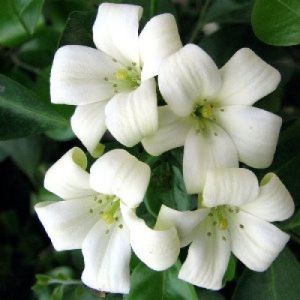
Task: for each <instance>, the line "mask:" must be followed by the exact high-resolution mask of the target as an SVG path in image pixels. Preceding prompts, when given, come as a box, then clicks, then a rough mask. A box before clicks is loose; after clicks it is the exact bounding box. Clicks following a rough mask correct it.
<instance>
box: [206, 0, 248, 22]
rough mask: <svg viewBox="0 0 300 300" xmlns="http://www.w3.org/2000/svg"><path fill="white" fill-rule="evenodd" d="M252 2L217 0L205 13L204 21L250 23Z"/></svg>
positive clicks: (246, 0) (245, 0)
mask: <svg viewBox="0 0 300 300" xmlns="http://www.w3.org/2000/svg"><path fill="white" fill-rule="evenodd" d="M250 15H251V2H249V1H248V0H215V1H212V4H211V5H210V6H209V8H208V9H207V12H206V13H205V15H204V18H203V19H204V20H203V22H204V23H208V22H218V23H250Z"/></svg>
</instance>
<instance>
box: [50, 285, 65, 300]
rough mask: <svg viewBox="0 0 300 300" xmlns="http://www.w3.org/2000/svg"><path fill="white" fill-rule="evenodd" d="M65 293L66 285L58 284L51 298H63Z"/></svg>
mask: <svg viewBox="0 0 300 300" xmlns="http://www.w3.org/2000/svg"><path fill="white" fill-rule="evenodd" d="M63 295H64V286H63V285H60V286H57V287H56V288H55V289H54V290H53V292H52V296H51V300H62V298H63Z"/></svg>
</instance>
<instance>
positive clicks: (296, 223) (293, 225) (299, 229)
mask: <svg viewBox="0 0 300 300" xmlns="http://www.w3.org/2000/svg"><path fill="white" fill-rule="evenodd" d="M280 228H281V229H283V230H286V231H289V232H290V233H294V234H296V235H297V236H298V237H299V238H300V209H298V210H297V211H296V212H295V213H294V215H293V216H292V217H291V218H290V219H288V220H286V221H285V222H282V223H280Z"/></svg>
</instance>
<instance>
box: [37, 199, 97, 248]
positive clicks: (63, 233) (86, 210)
mask: <svg viewBox="0 0 300 300" xmlns="http://www.w3.org/2000/svg"><path fill="white" fill-rule="evenodd" d="M94 206H95V202H94V201H93V200H92V197H87V198H82V199H73V200H63V201H58V202H40V203H38V204H37V205H35V207H34V209H35V211H36V213H37V215H38V217H39V219H40V221H41V222H42V224H43V226H44V227H45V230H46V232H47V234H48V236H49V238H50V239H51V242H52V244H53V246H54V248H55V249H56V250H57V251H60V250H71V249H80V248H81V246H82V242H83V240H84V238H85V237H86V235H87V233H88V232H89V231H90V229H91V228H92V227H93V226H94V224H95V223H96V222H97V221H98V219H99V216H98V215H97V214H92V213H90V209H91V208H93V207H94Z"/></svg>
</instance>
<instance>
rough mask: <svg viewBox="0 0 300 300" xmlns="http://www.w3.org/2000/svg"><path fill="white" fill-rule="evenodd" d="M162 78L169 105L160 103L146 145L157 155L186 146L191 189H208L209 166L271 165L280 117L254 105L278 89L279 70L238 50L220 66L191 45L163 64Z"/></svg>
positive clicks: (185, 166)
mask: <svg viewBox="0 0 300 300" xmlns="http://www.w3.org/2000/svg"><path fill="white" fill-rule="evenodd" d="M158 81H159V88H160V91H161V93H162V95H163V97H164V99H165V100H166V102H167V103H168V105H166V106H163V107H159V129H158V131H157V132H156V133H154V135H152V136H149V137H147V138H145V139H144V140H143V145H144V147H145V149H146V150H147V151H148V152H149V153H150V154H152V155H159V154H161V153H162V152H164V151H167V150H169V149H172V148H175V147H180V146H182V145H184V158H183V175H184V180H185V184H186V187H187V191H188V192H189V193H196V192H197V191H199V190H200V189H201V188H202V187H203V184H204V179H205V175H206V172H207V170H208V169H209V168H212V167H237V166H238V161H241V162H243V163H245V164H247V165H249V166H251V167H254V168H265V167H268V166H269V165H270V164H271V162H272V159H273V154H274V152H275V148H276V144H277V140H278V135H279V130H280V127H281V123H282V121H281V118H280V117H278V116H276V115H274V114H272V113H270V112H267V111H265V110H262V109H258V108H255V107H252V106H251V105H252V104H254V103H255V102H256V101H257V100H259V99H261V98H262V97H264V96H266V95H267V94H269V93H271V92H272V91H274V90H275V88H276V87H277V85H278V83H279V81H280V74H279V72H278V71H277V70H276V69H274V68H273V67H271V66H270V65H268V64H267V63H265V62H264V61H263V60H262V59H261V58H259V57H258V56H257V55H256V54H255V53H254V52H253V51H251V50H250V49H247V48H244V49H241V50H239V51H237V52H236V53H235V54H234V55H233V57H232V58H231V59H230V60H229V61H228V62H227V63H226V64H225V65H224V66H223V67H222V68H221V69H220V70H218V68H217V66H216V65H215V63H214V62H213V61H212V59H211V58H210V57H209V56H208V55H207V54H206V53H205V52H204V51H203V50H202V49H201V48H199V47H197V46H195V45H192V44H189V45H187V46H185V47H183V48H182V49H181V50H179V51H178V52H177V53H175V54H173V55H171V56H169V57H168V58H166V59H165V60H164V61H163V62H162V64H161V68H160V71H159V76H158Z"/></svg>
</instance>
